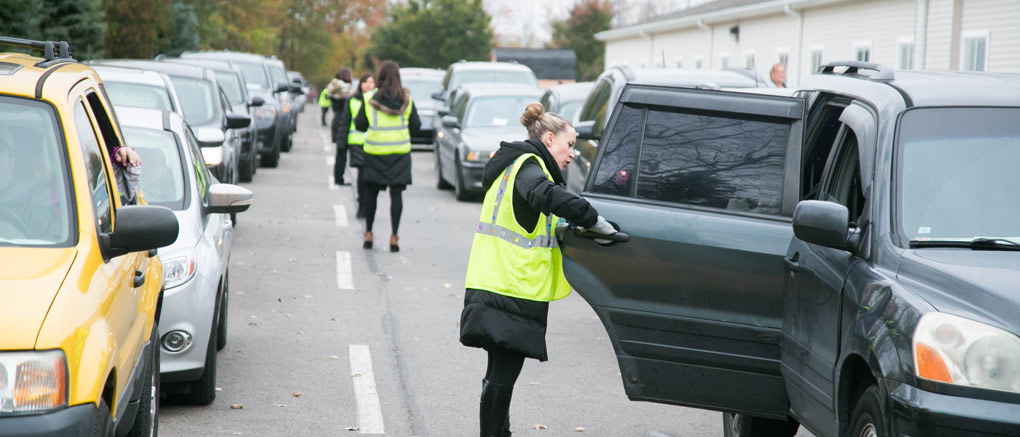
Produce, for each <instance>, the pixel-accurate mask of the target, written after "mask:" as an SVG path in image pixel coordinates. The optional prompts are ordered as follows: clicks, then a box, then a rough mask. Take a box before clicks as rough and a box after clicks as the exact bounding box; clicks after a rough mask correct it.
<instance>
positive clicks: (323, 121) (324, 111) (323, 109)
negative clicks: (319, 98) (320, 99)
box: [320, 106, 329, 126]
mask: <svg viewBox="0 0 1020 437" xmlns="http://www.w3.org/2000/svg"><path fill="white" fill-rule="evenodd" d="M320 108H322V107H321V106H320ZM328 113H329V106H327V107H325V108H322V125H323V126H325V125H326V114H328Z"/></svg>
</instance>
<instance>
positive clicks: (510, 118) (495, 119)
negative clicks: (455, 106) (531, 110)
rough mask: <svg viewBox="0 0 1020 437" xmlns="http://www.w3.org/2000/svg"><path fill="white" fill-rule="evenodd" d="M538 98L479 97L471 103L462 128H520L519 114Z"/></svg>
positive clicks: (524, 96)
mask: <svg viewBox="0 0 1020 437" xmlns="http://www.w3.org/2000/svg"><path fill="white" fill-rule="evenodd" d="M536 100H538V96H534V95H523V96H498V97H479V98H477V99H474V100H473V101H472V102H471V106H470V107H468V110H467V115H466V116H465V117H464V127H492V126H520V122H519V120H520V118H521V113H522V112H524V108H527V107H528V104H529V103H532V102H534V101H536Z"/></svg>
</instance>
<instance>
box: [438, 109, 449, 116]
mask: <svg viewBox="0 0 1020 437" xmlns="http://www.w3.org/2000/svg"><path fill="white" fill-rule="evenodd" d="M436 114H439V116H440V117H445V116H447V115H450V108H447V107H442V108H436Z"/></svg>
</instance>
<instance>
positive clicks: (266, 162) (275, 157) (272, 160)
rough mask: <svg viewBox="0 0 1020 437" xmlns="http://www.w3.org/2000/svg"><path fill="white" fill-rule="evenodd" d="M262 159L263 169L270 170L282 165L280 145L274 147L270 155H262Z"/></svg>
mask: <svg viewBox="0 0 1020 437" xmlns="http://www.w3.org/2000/svg"><path fill="white" fill-rule="evenodd" d="M280 141H281V142H282V141H283V139H281V140H280ZM260 158H261V161H262V166H263V167H270V168H274V167H276V166H277V165H279V164H280V145H279V144H277V145H276V146H275V147H273V151H271V152H269V153H268V154H265V155H261V156H260Z"/></svg>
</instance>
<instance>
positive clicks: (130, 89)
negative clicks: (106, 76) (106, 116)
mask: <svg viewBox="0 0 1020 437" xmlns="http://www.w3.org/2000/svg"><path fill="white" fill-rule="evenodd" d="M103 84H104V85H106V92H107V94H109V95H110V101H111V102H112V103H113V104H114V105H115V106H133V107H136V108H148V109H155V110H157V111H173V105H171V104H170V94H169V93H167V91H166V88H165V87H158V86H153V85H144V84H140V83H127V82H110V81H105V82H103Z"/></svg>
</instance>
